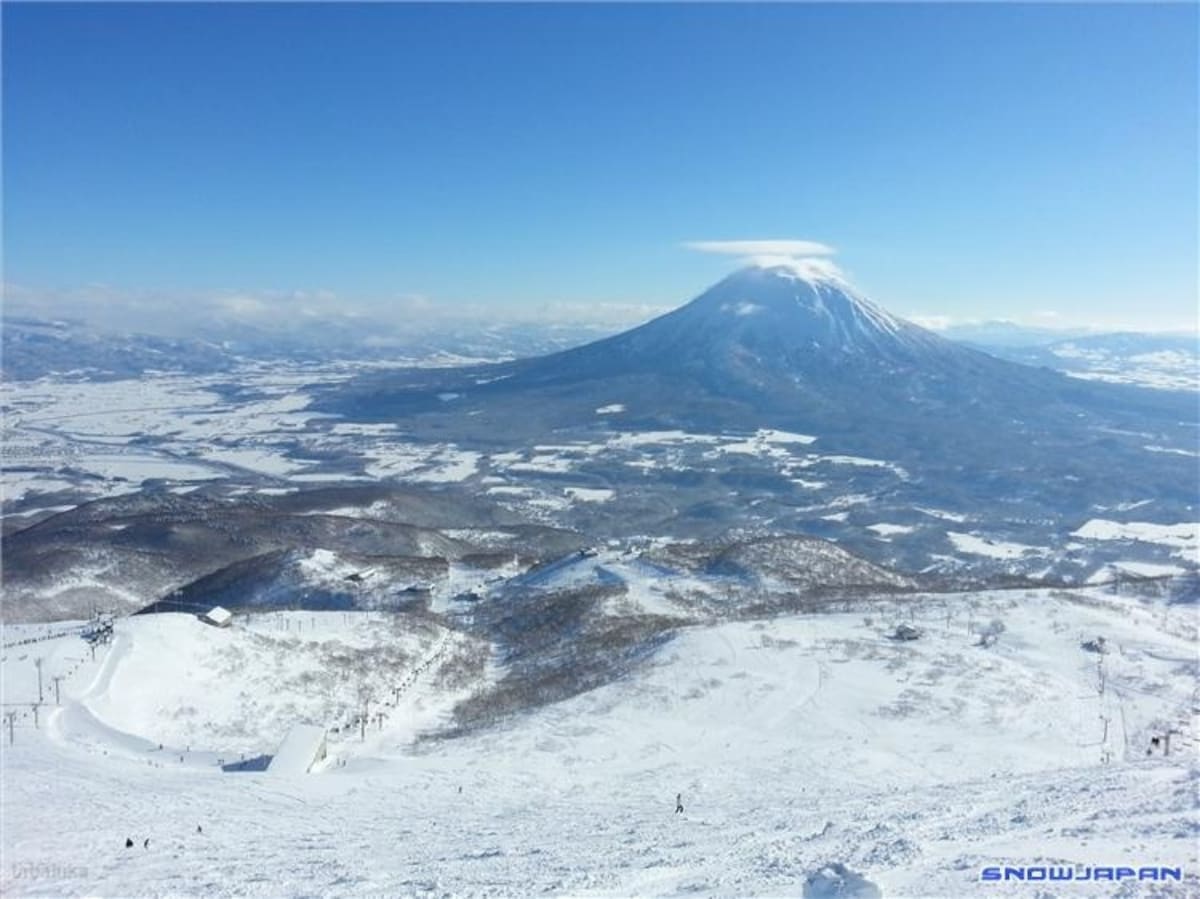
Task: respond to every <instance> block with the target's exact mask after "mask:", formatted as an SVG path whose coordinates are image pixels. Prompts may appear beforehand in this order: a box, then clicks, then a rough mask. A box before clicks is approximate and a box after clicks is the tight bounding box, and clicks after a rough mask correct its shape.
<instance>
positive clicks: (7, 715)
mask: <svg viewBox="0 0 1200 899" xmlns="http://www.w3.org/2000/svg"><path fill="white" fill-rule="evenodd" d="M4 718H5V720H6V721H8V745H9V746H11V745H12V744H13V722H14V721H16V720H17V713H16V712H5V713H4Z"/></svg>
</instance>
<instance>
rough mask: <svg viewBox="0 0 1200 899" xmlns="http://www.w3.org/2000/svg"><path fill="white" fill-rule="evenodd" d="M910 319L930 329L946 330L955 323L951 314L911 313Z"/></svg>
mask: <svg viewBox="0 0 1200 899" xmlns="http://www.w3.org/2000/svg"><path fill="white" fill-rule="evenodd" d="M908 320H909V321H910V322H912V323H913V324H915V325H920V326H921V327H922V328H928V329H929V330H930V331H945V330H946V329H947V328H949V327H950V326H951V325H953V324H954V323H955V322H954V319H953V318H951V317H950V316H949V315H910V316H908Z"/></svg>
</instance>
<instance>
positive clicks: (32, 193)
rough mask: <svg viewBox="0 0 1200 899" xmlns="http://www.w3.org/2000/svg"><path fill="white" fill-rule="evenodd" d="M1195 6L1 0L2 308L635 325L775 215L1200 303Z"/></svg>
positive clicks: (706, 279)
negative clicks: (64, 1) (65, 1)
mask: <svg viewBox="0 0 1200 899" xmlns="http://www.w3.org/2000/svg"><path fill="white" fill-rule="evenodd" d="M1198 16H1200V12H1198V10H1197V7H1196V6H1195V5H1192V4H1178V5H1155V6H1119V5H1111V6H1110V5H1094V6H1077V5H1061V6H1059V5H1049V6H1007V5H1005V6H1000V5H997V6H991V5H987V6H976V5H957V6H956V5H888V6H874V5H872V6H853V5H852V6H831V5H817V4H808V5H779V6H775V5H769V6H734V5H692V6H682V5H672V6H632V5H630V6H566V5H540V4H538V5H529V6H513V5H468V4H452V5H440V6H429V5H404V4H392V5H384V4H371V5H359V6H349V7H347V6H326V5H316V4H300V5H289V4H267V5H250V4H245V5H230V6H218V5H187V6H178V5H148V4H147V5H123V4H96V5H11V4H8V5H5V7H4V9H3V17H4V22H3V25H4V28H3V50H4V54H3V55H4V63H3V76H4V77H3V80H4V163H3V165H4V171H3V174H4V197H5V199H4V225H5V227H4V260H5V274H4V281H5V285H6V286H5V312H6V313H8V312H13V313H22V314H30V313H33V312H36V311H42V312H44V313H46V314H50V315H70V316H75V317H85V318H89V319H91V320H104V319H112V318H114V317H116V318H120V319H121V320H122V321H123V322H125V321H132V322H136V321H139V320H145V321H147V322H150V321H158V322H166V323H170V322H173V321H174V322H178V323H179V325H178V326H179V327H180V328H186V327H188V326H189V324H188V323H189V322H190V321H192V320H193V318H191V317H190V316H195V315H198V314H205V315H207V314H214V313H219V314H222V315H226V316H230V317H233V318H239V317H240V318H246V319H249V320H253V321H255V322H258V323H270V322H271V321H272V320H279V319H281V318H286V317H288V316H294V315H322V314H328V315H343V316H345V315H359V316H371V317H380V318H386V319H389V320H396V321H405V320H437V319H439V318H455V317H459V318H462V317H476V318H478V317H480V316H483V317H492V318H494V319H496V320H506V319H508V320H536V321H570V322H589V323H597V324H602V325H605V326H609V327H620V326H624V325H628V324H634V323H636V322H637V321H639V320H644V319H645V318H649V317H651V316H652V315H653V314H656V313H658V312H662V311H666V310H667V309H670V308H674V307H676V306H679V305H681V304H683V303H685V302H687V301H689V300H690V299H692V298H694V297H695V296H696V295H697V294H699V293H700V292H702V291H703V290H704V289H705V288H706V287H708V286H709V285H710V284H711V283H713V282H715V281H716V280H718V279H719V278H720V277H722V276H723V275H724V274H725V273H727V272H728V271H729V270H732V269H733V268H734V267H736V265H737V264H738V256H739V254H738V250H740V249H744V247H742V248H739V247H734V248H733V249H730V247H729V245H730V244H731V243H736V242H746V241H750V242H756V243H758V244H761V245H766V244H778V243H779V242H788V241H790V242H802V243H801V244H800V245H796V246H792V248H791V250H793V251H796V252H798V253H800V254H801V255H809V254H813V253H815V254H816V255H817V256H818V257H819V258H822V259H828V260H829V261H830V264H833V265H837V266H838V267H839V268H840V269H841V270H842V271H843V272H845V274H846V277H847V278H848V279H849V280H850V281H851V282H852V283H854V284H855V285H856V286H857V287H858V288H859V289H860V290H861V291H862V292H863V293H864V294H866V295H867V296H869V297H871V298H872V299H873V300H875V301H876V302H878V303H879V304H880V305H882V306H885V307H886V308H888V309H889V310H891V311H893V312H895V313H896V314H898V315H902V316H905V317H909V318H912V319H914V320H916V321H918V322H920V323H923V324H926V325H934V326H938V325H945V324H948V323H963V322H979V321H992V320H1008V321H1014V322H1018V323H1021V324H1024V325H1036V326H1041V327H1052V328H1079V327H1090V328H1093V329H1100V330H1113V329H1121V330H1130V329H1135V330H1145V331H1195V330H1196V325H1197V311H1196V300H1197V196H1198V190H1197V188H1198V183H1197V179H1198V176H1197V90H1198V89H1197V84H1196V79H1195V77H1194V76H1195V71H1196V66H1197V55H1198V50H1197V42H1198V38H1197V23H1198ZM721 247H724V249H721ZM714 248H715V252H714ZM139 317H141V318H139Z"/></svg>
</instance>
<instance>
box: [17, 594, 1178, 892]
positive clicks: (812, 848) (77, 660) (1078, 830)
mask: <svg viewBox="0 0 1200 899" xmlns="http://www.w3.org/2000/svg"><path fill="white" fill-rule="evenodd" d="M869 608H870V609H871V611H869V612H866V613H864V611H862V610H860V611H857V612H846V613H837V614H829V615H820V616H815V615H809V616H789V617H782V618H778V619H774V620H770V621H744V622H726V623H718V624H714V625H712V626H703V627H693V628H688V629H685V630H684V631H682V632H681V634H680V635H679V636H678V637H677V638H676V639H675V640H673V641H672V642H671V643H669V644H668V645H667V646H666V647H665V648H664V649H663V650H662V651H661V652H660V653H659V654H658V656H656V657H655V658H654V659H653V661H652V662H651V663H650V664H649V665H647V666H644V667H642V668H640V669H637V670H635V671H634V672H633V673H632V674H631V675H630V676H628V677H626V678H623V679H621V680H618V681H616V682H613V683H610V684H608V685H607V686H603V687H600V688H599V689H596V690H593V691H591V692H588V693H584V694H582V695H579V696H576V697H575V698H573V699H570V700H567V701H564V702H560V703H558V704H556V705H552V706H548V707H544V708H541V709H538V710H534V711H531V712H530V713H528V714H525V715H523V716H520V717H519V718H517V719H514V720H513V721H511V722H510V723H509V724H507V725H505V726H501V727H499V728H494V729H491V730H486V731H482V732H478V733H475V734H474V735H471V736H466V737H461V738H457V739H453V740H433V741H428V740H426V741H416V742H414V738H415V737H416V736H418V735H419V734H420V733H429V732H430V730H432V729H435V728H436V727H437V723H438V721H437V718H436V717H432V716H426V717H424V718H420V717H419V716H418V718H417V720H415V721H414V720H413V719H412V717H410V716H409V715H407V714H403V713H397V714H393V715H392V716H391V717H389V718H388V719H387V721H386V722H385V723H384V725H383V726H382V728H380V729H379V730H377V731H376V732H374V733H368V734H367V739H366V740H364V741H360V740H359V739H358V735H357V734H354V735H351V736H347V737H345V738H344V739H343V741H342V742H341V743H340V744H339V746H338V747H337V749H336V755H335V757H334V758H333V759H331V761H330V763H328V764H327V765H326V766H325V767H324V768H323V772H322V773H315V774H310V775H297V776H294V777H288V776H270V775H268V774H266V773H263V772H255V771H252V770H251V771H245V772H239V773H232V772H228V771H225V772H223V771H222V770H221V768H220V767H219V766H218V765H217V761H218V759H219V758H220V756H219V755H218V753H221V752H223V751H228V749H229V747H230V745H231V743H233V742H236V739H235V738H234V737H232V736H230V734H231V733H232V732H231V731H229V730H228V727H229V722H231V721H233V720H236V719H237V718H238V717H239V716H238V714H237V712H236V709H237V708H238V707H239V706H242V707H245V708H247V709H258V710H264V709H265V710H270V711H269V712H268V714H266V715H263V714H254V715H245V716H242V720H243V721H244V723H243V724H242V725H240V726H241V727H244V728H248V729H249V730H259V729H261V730H262V731H263V733H262V736H263V737H264V738H265V737H267V736H268V734H267V733H266V732H267V731H270V732H271V733H270V734H269V736H270V738H271V744H270V745H271V746H272V747H273V746H275V745H277V744H278V741H279V739H281V737H282V734H283V733H284V732H285V729H286V727H287V726H289V725H290V723H292V722H293V721H294V720H295V718H296V711H295V709H294V708H293V707H292V706H293V705H294V704H295V703H305V704H307V705H306V707H307V708H313V707H314V705H313V703H314V697H313V696H312V695H311V692H312V691H311V688H306V687H304V686H303V685H302V683H301V682H297V681H295V680H292V679H285V680H283V681H281V680H279V678H278V677H277V676H275V674H274V670H275V669H274V668H273V665H274V664H279V665H284V666H287V667H289V668H291V667H292V666H295V665H296V664H297V663H296V662H294V661H293V654H294V653H293V651H292V650H285V651H282V652H277V650H279V649H281V648H282V647H283V646H286V645H287V643H286V641H287V640H290V639H292V638H295V639H297V640H299V641H300V643H308V642H311V643H313V644H314V645H320V644H322V643H324V642H326V641H328V640H335V641H336V642H337V644H338V646H339V647H341V648H340V649H339V652H349V649H350V648H352V647H355V646H357V647H361V648H362V649H363V650H364V651H371V650H372V648H373V647H375V648H378V647H382V646H386V645H387V644H388V642H389V641H390V640H391V639H393V638H396V639H399V640H400V641H401V643H402V644H403V645H404V646H409V643H408V642H405V641H409V639H410V638H409V637H406V636H404V634H405V633H407V632H406V631H404V630H403V629H402V630H400V631H396V630H395V629H394V628H392V627H391V625H389V624H388V623H387V622H386V621H385V620H384V619H383V618H382V616H377V615H376V616H370V615H357V616H356V615H349V616H348V615H346V614H344V613H326V616H325V617H326V620H325V622H324V623H323V624H318V625H317V626H316V628H315V629H314V631H313V632H312V634H311V635H310V634H308V633H307V630H306V631H303V632H301V633H302V634H303V637H301V635H300V634H297V633H295V631H296V625H297V624H299V623H301V622H307V621H308V619H310V618H311V617H312V616H310V615H309V614H308V613H294V614H292V615H289V614H287V613H280V614H278V615H274V616H261V617H259V616H256V619H255V621H254V623H252V625H251V626H250V627H249V628H246V627H238V626H236V625H235V627H234V629H232V630H229V631H224V630H217V629H215V628H211V627H204V626H203V625H200V624H199V623H198V622H195V621H194V619H193V620H189V619H188V616H181V615H161V616H143V617H139V618H133V619H126V620H122V621H119V622H118V624H117V632H118V633H117V641H116V642H115V643H114V644H113V645H112V646H111V647H109V648H106V649H102V650H101V651H100V652H99V653H98V654H97V659H96V661H95V662H92V661H90V659H89V658H88V655H89V654H88V652H87V651H86V649H85V648H84V646H83V644H82V643H81V642H80V641H79V640H78V638H76V637H70V636H65V637H59V638H56V639H51V640H46V641H44V642H41V643H37V644H32V645H24V646H17V647H11V646H6V648H5V650H4V655H3V670H2V673H3V675H4V677H3V687H4V700H5V702H6V703H22V702H29V701H30V700H31V699H32V698H34V697H35V696H36V691H37V687H36V677H35V669H34V666H33V659H34V658H35V657H42V658H44V659H45V660H46V661H45V662H44V674H45V676H46V677H47V678H49V677H51V676H54V675H60V674H61V675H63V676H64V680H63V681H62V682H61V685H62V690H63V706H62V707H61V708H54V707H53V706H52V703H53V699H52V698H51V699H50V705H49V706H47V705H43V707H42V708H41V721H40V725H41V726H40V729H36V730H35V729H34V727H33V724H32V721H31V715H30V713H29V710H28V707H27V706H26V707H20V706H16V705H10V706H7V707H8V708H22V710H23V714H21V716H20V717H19V718H18V719H17V721H16V726H15V740H14V742H13V744H12V745H11V746H7V747H6V751H5V753H4V756H3V770H2V773H3V786H4V795H5V805H4V821H5V827H4V828H3V834H2V836H0V840H2V843H0V845H2V848H3V851H4V868H3V878H4V880H3V889H4V892H5V894H6V895H52V896H66V895H81V894H87V895H106V896H133V895H162V894H171V895H197V896H199V895H204V896H212V895H223V896H224V895H272V896H294V895H334V896H361V895H365V894H386V895H408V894H421V895H425V894H436V895H506V896H507V895H531V894H536V893H549V894H553V895H572V896H581V895H589V896H634V895H637V896H641V895H681V894H698V895H716V896H730V897H732V896H738V897H740V896H751V895H770V896H781V895H801V894H802V893H803V892H804V890H805V887H806V884H807V883H809V882H810V880H812V882H814V883H815V882H818V881H816V880H815V879H813V878H816V876H817V874H818V873H819V872H821V871H822V870H826V871H829V870H836V869H837V866H845V868H846V869H847V870H848V871H850V872H854V874H855V876H857V877H861V878H863V879H864V880H865V881H867V882H869V883H871V884H875V885H876V886H877V887H878V889H879V892H880V894H881V895H882V896H885V897H965V896H976V895H981V896H983V895H986V896H996V895H1000V894H1001V893H1002V894H1003V895H1006V896H1008V895H1012V896H1018V895H1020V896H1030V897H1032V896H1035V895H1041V896H1043V897H1048V896H1054V897H1078V896H1092V895H1096V893H1095V892H1094V891H1092V890H1088V889H1086V888H1083V887H1080V886H1071V885H1065V884H1056V885H1055V887H1054V890H1053V891H1052V892H1041V893H1034V892H1031V891H1029V890H1026V889H1024V888H1018V887H1012V885H1008V886H1004V887H1003V888H1001V887H991V886H985V885H983V884H980V883H979V882H978V877H979V869H980V867H981V866H983V865H988V864H1017V863H1022V864H1026V863H1028V864H1034V863H1053V864H1133V865H1140V864H1154V865H1177V866H1182V867H1183V868H1184V869H1185V871H1186V875H1187V881H1186V882H1185V883H1182V884H1167V885H1160V886H1159V888H1158V890H1157V891H1150V890H1140V891H1139V890H1136V889H1126V890H1124V891H1122V892H1121V893H1120V895H1122V896H1140V895H1146V896H1150V895H1156V896H1178V897H1184V896H1194V895H1197V893H1198V892H1200V880H1197V863H1198V859H1197V848H1196V841H1195V838H1196V834H1197V832H1200V821H1198V817H1197V806H1196V787H1197V784H1198V783H1200V768H1198V766H1197V757H1196V751H1195V743H1194V740H1195V736H1196V722H1195V719H1194V717H1193V714H1194V708H1193V706H1194V690H1195V672H1196V667H1195V666H1196V654H1195V646H1196V636H1197V633H1196V623H1197V618H1196V610H1195V609H1194V608H1191V607H1182V606H1174V607H1169V606H1163V605H1155V604H1151V603H1146V604H1141V603H1137V602H1134V601H1131V600H1124V599H1119V598H1113V597H1107V596H1106V595H1104V594H1103V593H1100V592H1093V593H1090V594H1089V593H1082V594H1080V593H1076V594H1074V595H1070V594H1064V593H1061V592H1059V593H1054V592H1038V593H1030V594H1020V593H995V594H978V595H963V596H953V597H929V598H926V599H922V600H917V599H913V600H908V599H906V600H905V601H904V602H895V603H892V602H889V603H885V604H876V605H874V606H871V607H869ZM993 619H1000V620H1002V621H1003V622H1004V623H1005V625H1006V628H1005V630H1004V632H1003V633H1002V634H1001V636H1000V638H999V640H998V641H997V643H996V645H995V646H993V647H991V648H990V649H984V648H981V647H979V646H976V645H973V644H974V643H975V642H976V637H977V634H978V631H979V628H980V627H981V626H982V625H983V624H985V623H986V622H988V621H990V620H993ZM910 620H911V621H912V622H913V623H915V624H916V625H918V626H919V627H921V628H922V629H923V630H924V631H925V633H926V636H925V637H924V638H922V639H920V640H916V641H912V642H904V643H897V642H895V641H892V640H890V639H889V638H888V636H887V635H888V634H889V633H890V632H891V631H892V630H893V629H894V627H895V625H896V624H898V623H900V622H907V621H910ZM28 630H29V633H30V634H34V633H44V632H45V628H44V626H30V627H29V628H28ZM24 633H25V629H23V628H21V627H15V626H14V627H9V628H6V630H5V642H6V644H7V643H9V642H10V641H13V640H15V639H17V638H18V637H20V636H22V635H23V634H24ZM1097 635H1103V636H1104V637H1105V638H1106V641H1107V644H1108V645H1109V646H1110V647H1111V648H1110V651H1109V652H1108V653H1106V654H1105V655H1103V656H1098V655H1096V654H1094V653H1088V652H1085V651H1084V650H1082V649H1081V648H1080V640H1081V638H1087V639H1092V638H1094V637H1095V636H1097ZM260 638H261V639H260ZM412 639H413V640H415V643H414V644H413V646H412V648H416V649H420V650H421V651H422V652H421V654H419V657H420V658H421V659H422V660H427V659H436V658H438V656H436V653H438V652H443V653H444V652H445V651H446V650H445V649H444V648H441V644H440V641H439V636H438V633H437V631H436V628H434V629H433V630H430V631H428V632H427V633H424V634H423V635H422V634H414V635H413V636H412ZM263 640H266V641H267V642H265V643H264V642H263ZM219 641H225V643H224V644H222V643H220V642H219ZM272 641H275V642H277V641H284V643H283V644H282V646H274V645H272ZM222 645H224V649H222ZM232 647H238V648H239V650H240V651H241V652H243V653H246V654H247V655H245V657H244V659H243V661H242V663H241V664H232V662H233V659H234V656H229V657H228V659H227V664H225V665H224V666H223V667H221V668H220V670H219V672H218V671H216V670H215V669H216V667H217V666H215V665H213V664H208V665H199V666H196V665H191V664H188V663H187V662H186V661H178V660H177V659H178V658H179V657H184V658H186V659H191V660H195V661H197V662H200V661H202V660H203V659H210V660H211V659H213V658H215V657H220V656H221V655H222V653H228V650H229V649H231V648H232ZM214 653H215V654H216V656H214ZM267 659H276V662H274V663H271V664H265V665H264V662H265V661H266V660H267ZM438 664H439V663H438V662H437V661H433V662H431V663H430V664H429V667H427V668H426V669H425V670H426V674H424V675H419V676H418V677H417V678H416V680H415V681H413V686H412V687H411V688H410V690H409V693H410V694H411V695H412V696H415V697H419V698H421V699H422V700H425V701H429V702H432V703H434V705H438V706H439V707H441V708H444V707H445V701H446V700H447V699H448V698H449V695H450V694H448V693H443V692H440V691H439V689H438V687H437V683H438V678H437V677H436V676H435V674H436V669H437V668H438ZM1101 664H1102V665H1103V666H1104V669H1105V683H1106V689H1105V691H1104V692H1103V693H1101V692H1100V691H1099V690H1098V687H1097V685H1098V678H1099V675H1098V666H1099V665H1101ZM197 667H199V669H200V670H202V671H209V672H211V673H212V674H213V675H214V676H215V675H216V674H217V673H219V674H220V678H221V679H222V680H223V681H224V682H225V686H224V687H221V688H220V689H219V690H215V689H214V686H215V684H216V681H215V680H213V679H208V680H205V679H202V680H201V681H199V682H193V681H191V680H189V678H190V677H191V676H192V675H191V672H194V671H196V670H197ZM483 676H484V677H488V676H489V675H487V674H486V673H485V674H484V675H483ZM148 681H149V683H148ZM164 689H169V690H171V691H172V693H171V695H162V696H160V697H158V698H157V699H155V698H154V697H153V694H154V693H155V692H156V691H158V692H159V693H161V692H162V691H163V690H164ZM318 692H319V691H318ZM217 696H222V697H224V698H223V699H221V700H220V701H217V699H216V697H217ZM439 697H440V698H439ZM405 701H406V702H410V703H412V702H415V701H416V700H415V699H412V698H406V699H405ZM185 704H186V705H189V706H191V707H192V708H193V709H194V713H193V714H192V715H190V716H189V717H191V718H192V719H193V720H194V722H195V723H196V725H197V727H196V729H195V733H196V734H198V735H200V736H202V737H203V739H204V740H205V742H204V743H197V744H193V745H192V747H191V752H187V751H186V750H185V751H184V752H183V754H184V756H185V761H184V762H179V761H178V758H179V756H178V755H176V754H175V749H176V747H174V746H172V747H171V748H170V751H169V752H168V751H167V750H165V749H164V750H159V749H158V748H157V747H158V742H157V740H158V739H162V737H161V736H160V735H161V734H163V731H164V727H165V728H166V729H167V730H170V729H171V728H177V727H178V726H179V724H178V721H177V720H175V719H174V718H173V716H172V715H171V714H170V711H169V710H170V709H171V708H180V707H183V706H184V705H185ZM390 711H395V710H390ZM231 713H232V714H231ZM1103 718H1107V719H1108V722H1107V727H1105V725H1104V722H1103ZM285 721H286V722H287V723H286V724H285ZM222 722H224V724H223V723H222ZM260 722H274V723H270V724H269V725H268V724H265V723H263V724H260ZM372 726H373V727H374V725H372ZM1169 726H1174V727H1177V728H1178V729H1179V730H1180V731H1181V734H1180V735H1178V736H1176V737H1175V743H1174V744H1173V745H1174V746H1175V747H1176V750H1175V751H1174V752H1173V755H1172V757H1171V758H1163V757H1161V756H1158V755H1155V756H1147V755H1146V754H1145V748H1146V747H1147V745H1148V738H1149V736H1150V735H1151V734H1154V733H1157V732H1161V730H1162V729H1164V728H1166V727H1169ZM200 736H198V737H197V739H200ZM333 751H334V750H333V747H331V752H333ZM225 758H226V759H228V755H226V756H225ZM1105 759H1107V763H1105V761H1104V760H1105ZM676 793H682V798H683V803H684V806H685V812H684V813H683V814H682V815H676V814H675V813H674V800H675V794H676ZM198 825H200V826H202V828H203V830H202V832H197V826H198ZM127 836H128V837H130V838H132V839H133V840H134V842H135V846H134V848H133V849H130V850H126V849H125V848H124V841H125V838H126V837H127ZM146 838H149V840H150V844H149V846H148V847H147V848H145V849H143V847H142V840H143V839H146ZM1114 894H1116V893H1115V891H1114ZM807 895H812V894H811V893H808V894H807Z"/></svg>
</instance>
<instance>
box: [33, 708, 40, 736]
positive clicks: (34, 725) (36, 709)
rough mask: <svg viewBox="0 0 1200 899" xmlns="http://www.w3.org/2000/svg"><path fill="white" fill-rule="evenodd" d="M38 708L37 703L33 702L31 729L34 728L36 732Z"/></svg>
mask: <svg viewBox="0 0 1200 899" xmlns="http://www.w3.org/2000/svg"><path fill="white" fill-rule="evenodd" d="M39 706H40V704H39V703H36V702H35V703H34V704H33V727H34V730H37V728H38V708H39Z"/></svg>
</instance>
